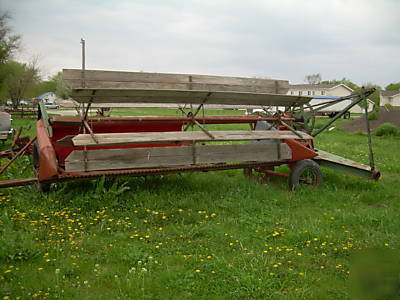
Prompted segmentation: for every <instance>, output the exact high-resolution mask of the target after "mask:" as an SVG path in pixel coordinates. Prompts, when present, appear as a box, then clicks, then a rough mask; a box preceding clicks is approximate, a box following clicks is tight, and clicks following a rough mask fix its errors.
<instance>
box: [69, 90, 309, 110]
mask: <svg viewBox="0 0 400 300" xmlns="http://www.w3.org/2000/svg"><path fill="white" fill-rule="evenodd" d="M71 96H72V98H73V99H74V100H76V101H77V102H81V103H89V102H91V103H113V102H118V103H129V102H141V103H181V104H226V105H260V106H299V105H301V104H304V103H308V102H309V101H310V100H311V98H310V97H302V96H290V95H276V94H265V93H264V94H262V93H245V92H220V91H217V92H209V91H184V90H154V89H153V90H145V89H98V88H85V89H74V90H72V94H71Z"/></svg>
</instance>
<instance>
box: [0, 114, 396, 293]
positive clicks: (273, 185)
mask: <svg viewBox="0 0 400 300" xmlns="http://www.w3.org/2000/svg"><path fill="white" fill-rule="evenodd" d="M340 121H341V122H345V121H344V120H340ZM18 122H20V120H18V119H16V120H15V121H14V124H18ZM26 122H27V121H25V120H24V121H21V123H20V124H25V123H26ZM318 122H320V121H318ZM14 126H15V125H14ZM366 143H367V137H366V136H365V135H362V134H349V133H346V132H344V131H342V130H340V129H334V130H332V131H330V132H328V131H327V132H325V133H322V134H321V135H320V136H319V137H318V138H317V139H316V146H317V147H318V148H320V149H323V150H325V151H330V152H333V153H335V154H338V155H342V156H344V157H347V158H350V159H354V160H356V161H360V162H364V163H367V162H368V156H367V144H366ZM399 144H400V138H398V137H376V138H374V139H373V145H374V150H375V158H376V162H377V167H378V168H379V169H380V170H381V171H382V174H383V175H382V179H381V180H380V181H378V182H374V181H368V180H365V179H360V178H357V177H351V176H348V175H345V174H342V173H338V172H335V171H331V170H328V169H324V181H325V182H324V184H323V186H321V187H320V188H317V189H313V188H307V187H306V188H302V189H300V190H298V191H296V192H289V191H288V190H287V183H286V181H285V180H283V179H281V178H273V179H272V180H271V182H269V183H268V184H264V185H263V184H259V183H256V182H252V181H247V180H245V179H244V177H243V174H242V172H241V171H240V170H233V171H220V172H207V173H185V174H179V175H169V176H163V177H161V176H156V177H152V176H148V177H146V178H127V179H117V180H109V179H107V180H105V179H99V180H97V181H92V182H70V183H65V184H55V185H54V188H53V189H52V190H51V192H50V193H49V194H48V195H43V194H39V193H37V192H36V189H35V187H34V186H30V187H22V188H14V189H7V190H3V191H2V193H3V194H2V195H1V196H0V206H1V214H0V232H1V238H0V295H1V296H2V297H6V296H9V297H10V298H12V299H15V298H17V297H20V298H21V299H25V298H35V297H36V298H39V299H44V298H49V299H53V298H63V299H73V298H77V299H114V298H122V299H137V298H141V299H146V298H149V299H158V298H160V299H161V298H162V299H186V298H189V297H193V298H196V299H199V298H205V299H216V298H218V299H220V298H227V299H232V298H235V299H236V298H239V299H240V298H259V299H354V298H356V295H357V294H354V293H356V292H357V291H352V290H357V287H358V286H361V287H363V286H362V284H363V283H365V282H368V283H369V285H368V297H371V298H374V296H376V295H384V296H385V295H386V298H389V297H388V295H389V296H390V295H393V291H392V288H393V286H395V284H396V282H395V284H393V285H392V284H388V282H389V283H390V281H388V280H387V278H388V275H393V274H394V275H395V276H397V278H398V275H397V274H398V272H399V268H398V267H397V266H398V263H399V255H398V252H397V251H398V249H399V242H400V221H399V218H398V215H399V201H398V200H399V196H398V192H397V186H398V183H399V182H400V163H399V161H398V154H397V151H398V146H399ZM26 163H27V159H25V160H23V161H21V162H19V165H15V166H13V167H11V169H10V170H9V173H8V174H7V176H9V177H13V176H14V177H16V176H20V175H23V174H26V173H27V172H29V170H28V169H27V170H23V168H22V166H23V165H24V164H26ZM284 168H285V167H282V169H284ZM369 249H375V250H376V251H378V252H372V254H371V253H369V252H368V250H369ZM376 253H378V254H376ZM382 253H384V254H385V255H383V254H382ZM393 253H394V254H393ZM368 255H370V256H368ZM363 257H369V259H368V262H369V263H368V264H366V263H363V260H362V259H361V258H363ZM371 257H372V258H371ZM385 257H386V258H387V259H386V260H385ZM360 261H361V263H360ZM372 270H374V271H377V270H380V273H379V274H386V275H382V276H380V277H379V276H378V277H377V278H376V277H374V276H373V275H374V272H373V271H372ZM359 274H361V275H359ZM369 275H371V276H369ZM362 276H363V277H367V279H364V280H359V279H358V278H359V277H362ZM389 277H390V276H389ZM397 280H398V279H397ZM397 284H398V283H397ZM379 287H383V288H379ZM360 289H361V290H363V289H362V288H360ZM364 290H365V289H364ZM396 292H397V291H396ZM360 297H361V296H360ZM396 297H398V294H396ZM396 297H392V298H393V299H394V298H396ZM375 298H377V297H375ZM361 299H367V297H364V298H362V297H361ZM381 299H384V297H383V298H381Z"/></svg>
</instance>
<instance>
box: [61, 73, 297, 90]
mask: <svg viewBox="0 0 400 300" xmlns="http://www.w3.org/2000/svg"><path fill="white" fill-rule="evenodd" d="M81 72H82V71H81V70H79V69H64V70H63V79H64V81H66V82H67V83H68V82H72V81H73V80H78V81H79V80H80V78H81ZM85 79H86V80H87V81H98V82H139V83H174V84H182V83H188V82H193V83H202V84H220V85H251V86H266V85H271V84H276V82H277V83H278V84H279V85H281V86H282V88H283V89H286V91H285V92H284V93H286V92H287V90H288V89H289V82H288V81H287V80H276V79H269V78H246V77H232V76H215V75H198V74H173V73H149V72H121V71H103V70H85ZM77 83H78V84H79V86H74V88H75V87H80V82H77ZM97 87H98V86H97Z"/></svg>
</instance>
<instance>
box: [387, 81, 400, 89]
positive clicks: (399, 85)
mask: <svg viewBox="0 0 400 300" xmlns="http://www.w3.org/2000/svg"><path fill="white" fill-rule="evenodd" d="M385 90H386V91H400V82H393V83H390V84H388V85H387V86H386V87H385Z"/></svg>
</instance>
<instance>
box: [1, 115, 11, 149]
mask: <svg viewBox="0 0 400 300" xmlns="http://www.w3.org/2000/svg"><path fill="white" fill-rule="evenodd" d="M12 132H13V130H12V128H11V115H10V114H9V113H6V112H4V111H0V140H1V141H3V143H4V142H5V141H6V140H7V139H8V137H9V136H10V135H11V134H12Z"/></svg>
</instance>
